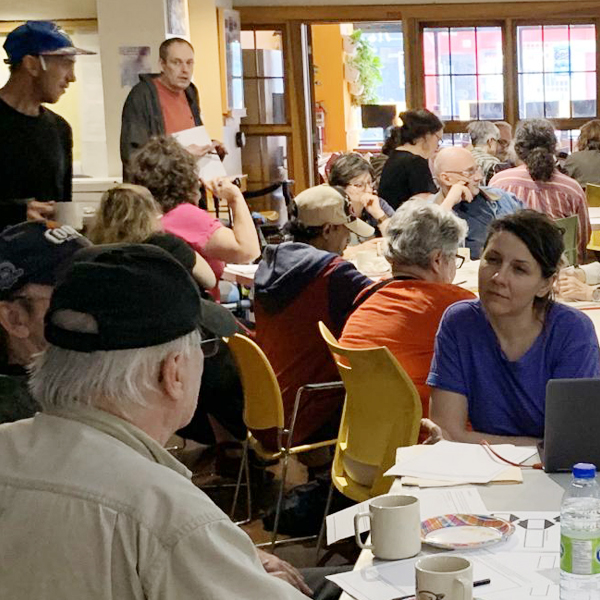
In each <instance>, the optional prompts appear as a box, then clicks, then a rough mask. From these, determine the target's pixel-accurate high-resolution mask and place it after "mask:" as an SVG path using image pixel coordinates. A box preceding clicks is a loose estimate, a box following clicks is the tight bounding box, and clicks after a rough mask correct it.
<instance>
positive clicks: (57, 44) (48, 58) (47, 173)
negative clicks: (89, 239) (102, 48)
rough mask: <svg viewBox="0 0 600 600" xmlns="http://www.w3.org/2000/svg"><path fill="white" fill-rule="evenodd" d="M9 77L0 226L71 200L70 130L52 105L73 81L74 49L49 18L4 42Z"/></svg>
mask: <svg viewBox="0 0 600 600" xmlns="http://www.w3.org/2000/svg"><path fill="white" fill-rule="evenodd" d="M4 49H5V50H6V54H7V56H8V58H7V59H6V60H5V62H6V63H8V65H9V69H10V77H9V79H8V82H7V83H6V84H5V85H4V87H3V88H1V89H0V164H2V165H3V167H4V169H3V175H4V176H3V178H2V183H1V185H0V228H1V227H3V226H6V225H14V224H15V223H19V222H21V221H24V220H25V219H26V218H29V219H39V218H42V217H45V216H51V215H52V213H53V210H54V209H53V207H52V202H53V201H62V202H69V201H70V200H71V187H72V184H71V178H72V171H73V165H72V162H73V158H72V148H73V134H72V131H71V127H70V126H69V124H68V123H67V121H65V119H63V118H62V117H60V116H59V115H57V114H56V113H54V112H52V111H51V110H49V109H48V108H46V107H45V106H43V104H45V103H49V104H54V103H55V102H57V101H58V99H59V98H60V97H61V96H62V95H63V94H64V93H65V91H66V89H67V88H68V87H69V84H70V83H73V82H74V81H75V73H74V65H75V55H77V54H94V53H93V52H88V51H87V50H82V49H81V48H75V46H74V45H73V42H72V41H71V39H70V38H69V36H68V35H67V34H66V33H65V32H64V31H63V30H62V29H60V28H59V27H58V26H57V25H56V24H55V23H52V22H50V21H27V23H25V24H24V25H20V26H19V27H17V28H16V29H14V30H13V31H11V32H10V33H9V34H8V36H7V37H6V41H5V42H4Z"/></svg>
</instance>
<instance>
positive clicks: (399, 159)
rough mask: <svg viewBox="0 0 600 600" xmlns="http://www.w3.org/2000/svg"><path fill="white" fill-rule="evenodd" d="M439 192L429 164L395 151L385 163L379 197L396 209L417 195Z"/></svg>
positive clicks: (411, 154) (400, 151)
mask: <svg viewBox="0 0 600 600" xmlns="http://www.w3.org/2000/svg"><path fill="white" fill-rule="evenodd" d="M436 191H437V187H436V185H435V183H434V182H433V177H432V176H431V171H430V170H429V163H428V162H427V161H426V160H425V159H424V158H423V157H422V156H418V155H416V154H413V153H412V152H407V151H406V150H393V151H392V153H391V154H390V157H389V158H388V159H387V161H386V162H385V165H384V167H383V171H382V172H381V180H380V181H379V189H378V195H379V196H380V197H381V198H383V199H384V200H386V201H387V203H388V204H389V205H390V206H391V207H392V208H394V209H396V208H398V207H399V206H400V205H401V204H402V203H403V202H405V201H406V200H408V199H409V198H410V197H411V196H414V195H415V194H421V193H423V192H429V193H431V194H433V193H435V192H436Z"/></svg>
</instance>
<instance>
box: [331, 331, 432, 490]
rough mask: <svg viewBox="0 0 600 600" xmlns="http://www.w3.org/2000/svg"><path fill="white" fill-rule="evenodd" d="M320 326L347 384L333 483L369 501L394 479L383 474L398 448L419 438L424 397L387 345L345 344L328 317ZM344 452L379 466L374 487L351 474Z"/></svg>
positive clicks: (366, 462) (346, 454)
mask: <svg viewBox="0 0 600 600" xmlns="http://www.w3.org/2000/svg"><path fill="white" fill-rule="evenodd" d="M319 329H320V331H321V335H322V336H323V339H324V340H325V342H326V343H327V346H328V347H329V350H330V352H331V354H332V355H333V358H334V360H335V362H336V365H337V368H338V371H339V373H340V376H341V378H342V380H343V382H344V386H345V387H346V402H345V404H344V411H343V414H342V421H341V424H340V431H339V435H338V443H337V445H336V452H335V458H334V463H333V468H332V480H333V484H334V485H335V486H336V488H337V489H338V490H339V491H340V492H341V493H342V494H344V495H345V496H348V497H349V498H352V499H353V500H356V501H362V500H366V499H368V498H370V497H373V496H376V495H378V494H383V493H386V492H387V491H389V488H390V486H391V484H392V481H393V478H392V477H383V473H385V471H387V470H388V469H389V468H390V467H391V466H392V465H393V464H394V462H395V459H396V448H398V447H400V446H412V445H413V444H416V443H417V441H418V437H419V430H420V422H421V417H422V407H421V399H420V397H419V393H418V392H417V389H416V388H415V386H414V384H413V382H412V380H411V379H410V377H409V376H408V375H407V374H406V372H405V371H404V369H403V368H402V367H401V366H400V363H399V362H398V361H397V360H396V358H395V357H394V355H393V354H392V353H391V352H390V351H389V350H388V349H387V348H385V347H376V348H356V349H355V348H352V349H351V348H344V347H342V346H340V345H339V344H338V342H337V341H336V339H335V338H334V336H333V335H332V334H331V332H330V331H329V330H328V329H327V327H326V326H325V325H324V324H323V323H322V322H321V323H319ZM344 456H346V457H349V458H351V459H353V460H355V461H358V462H359V463H362V464H365V465H370V466H373V467H376V468H377V475H376V477H375V480H374V482H373V484H372V486H371V487H370V488H368V487H366V486H364V485H360V484H359V483H357V482H354V481H352V480H351V479H350V478H349V477H348V476H347V474H346V473H345V471H344V465H343V457H344Z"/></svg>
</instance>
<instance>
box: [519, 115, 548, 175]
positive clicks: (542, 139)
mask: <svg viewBox="0 0 600 600" xmlns="http://www.w3.org/2000/svg"><path fill="white" fill-rule="evenodd" d="M556 144H557V141H556V135H555V133H554V127H553V126H552V123H550V121H547V120H546V119H525V120H524V121H521V122H520V123H519V124H518V126H517V131H516V132H515V152H516V153H517V156H518V157H519V158H520V159H521V160H522V161H523V162H524V163H525V165H526V166H527V170H528V171H529V175H531V178H532V179H533V180H534V181H542V182H543V181H550V179H551V178H552V175H553V174H554V169H555V164H556V159H555V152H556Z"/></svg>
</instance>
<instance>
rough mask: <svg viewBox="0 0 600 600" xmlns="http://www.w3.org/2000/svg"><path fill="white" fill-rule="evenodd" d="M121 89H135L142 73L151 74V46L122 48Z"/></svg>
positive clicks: (120, 51)
mask: <svg viewBox="0 0 600 600" xmlns="http://www.w3.org/2000/svg"><path fill="white" fill-rule="evenodd" d="M119 56H120V57H121V61H120V64H121V87H133V86H134V85H135V84H136V83H138V82H139V80H140V74H141V73H150V72H151V71H152V63H151V61H150V46H121V47H120V48H119Z"/></svg>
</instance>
